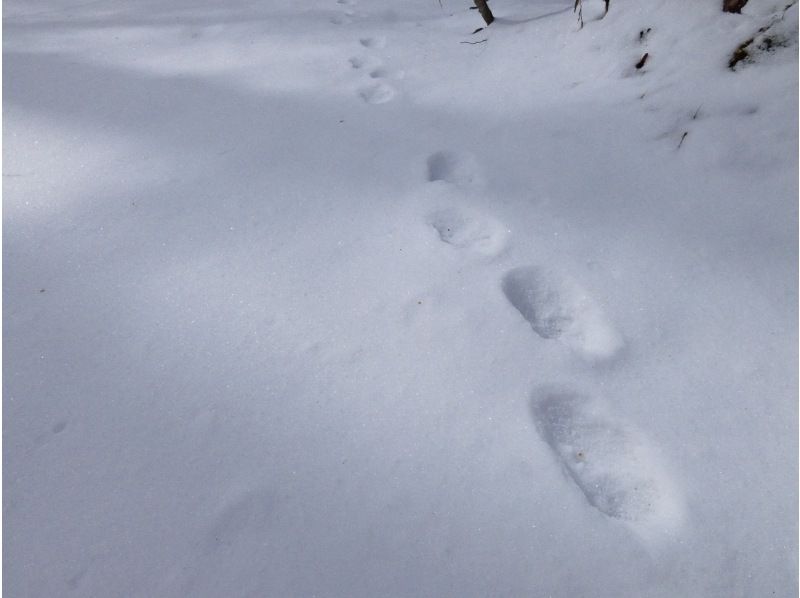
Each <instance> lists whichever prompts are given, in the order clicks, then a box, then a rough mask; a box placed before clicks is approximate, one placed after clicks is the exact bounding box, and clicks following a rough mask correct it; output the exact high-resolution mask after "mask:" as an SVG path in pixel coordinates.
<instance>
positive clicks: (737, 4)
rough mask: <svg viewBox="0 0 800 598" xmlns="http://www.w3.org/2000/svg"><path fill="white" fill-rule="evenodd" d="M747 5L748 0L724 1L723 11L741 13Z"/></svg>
mask: <svg viewBox="0 0 800 598" xmlns="http://www.w3.org/2000/svg"><path fill="white" fill-rule="evenodd" d="M745 4H747V0H722V11H723V12H735V13H740V12H742V8H743V7H744V5H745Z"/></svg>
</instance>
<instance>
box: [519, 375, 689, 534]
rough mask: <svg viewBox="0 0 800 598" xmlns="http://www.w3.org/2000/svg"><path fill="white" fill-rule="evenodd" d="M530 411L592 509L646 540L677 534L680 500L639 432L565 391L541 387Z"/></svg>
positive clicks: (595, 403) (595, 404)
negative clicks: (622, 524)
mask: <svg viewBox="0 0 800 598" xmlns="http://www.w3.org/2000/svg"><path fill="white" fill-rule="evenodd" d="M531 407H532V413H533V420H534V423H535V425H536V430H537V431H538V433H539V435H540V436H541V437H542V439H543V440H544V441H545V442H546V443H547V445H548V446H549V447H550V449H551V450H552V452H553V455H554V456H555V458H556V460H557V461H558V462H559V464H560V465H561V467H562V468H563V470H564V472H565V473H566V474H567V476H568V477H569V478H570V479H571V480H572V481H573V482H574V483H575V485H576V486H577V487H578V488H579V489H580V491H581V492H582V493H583V495H584V496H585V497H586V500H587V502H588V503H589V504H590V505H591V506H593V507H594V508H596V509H597V510H598V511H600V512H601V513H603V514H604V515H606V516H607V517H610V518H612V519H616V520H619V521H621V522H623V523H625V524H628V525H629V527H631V528H632V529H633V530H634V531H635V532H637V533H639V534H640V535H642V536H643V537H645V538H647V537H656V536H658V535H663V534H670V533H673V532H675V531H676V529H677V527H678V526H679V525H680V522H681V519H682V500H681V497H680V495H679V493H678V492H677V490H676V489H675V487H674V483H673V482H672V481H671V479H670V476H669V475H668V474H667V473H666V471H665V470H664V468H663V466H662V464H661V462H660V459H659V457H658V455H657V454H656V451H655V450H654V449H653V448H652V446H650V445H649V443H648V441H647V439H646V438H645V437H644V436H643V435H642V434H641V433H640V432H639V431H637V430H636V429H635V428H633V427H632V426H631V425H629V424H627V423H626V422H623V421H621V420H619V419H618V418H615V417H612V416H611V415H610V414H609V413H608V412H607V410H606V408H605V406H604V405H603V404H602V403H601V402H599V401H597V400H593V399H590V398H588V397H586V396H583V395H581V394H578V393H574V392H571V391H568V390H558V389H552V388H544V389H540V390H538V391H537V392H535V393H534V396H533V399H532V401H531Z"/></svg>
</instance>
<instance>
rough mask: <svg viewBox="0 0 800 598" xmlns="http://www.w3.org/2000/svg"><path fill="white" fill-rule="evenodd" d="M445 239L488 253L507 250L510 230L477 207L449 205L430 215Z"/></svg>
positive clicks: (489, 254) (440, 235) (460, 246)
mask: <svg viewBox="0 0 800 598" xmlns="http://www.w3.org/2000/svg"><path fill="white" fill-rule="evenodd" d="M428 222H429V224H430V225H431V226H432V227H433V228H434V229H435V230H436V232H437V233H438V235H439V239H441V240H442V242H444V243H447V244H448V245H452V246H453V247H457V248H459V249H469V250H473V251H476V252H477V253H480V254H483V255H486V256H492V257H494V256H496V255H499V254H500V253H502V252H503V250H504V249H505V248H506V245H507V242H508V230H507V229H506V227H504V226H503V225H502V224H500V223H499V222H498V221H497V220H495V219H493V218H489V217H486V216H484V215H482V214H480V213H478V212H476V211H474V210H469V209H465V208H446V209H443V210H438V211H436V212H433V213H432V214H431V215H430V216H429V218H428Z"/></svg>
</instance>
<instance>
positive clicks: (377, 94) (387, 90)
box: [359, 83, 397, 104]
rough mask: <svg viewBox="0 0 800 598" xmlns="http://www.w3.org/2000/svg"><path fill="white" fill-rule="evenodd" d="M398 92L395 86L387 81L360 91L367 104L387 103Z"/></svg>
mask: <svg viewBox="0 0 800 598" xmlns="http://www.w3.org/2000/svg"><path fill="white" fill-rule="evenodd" d="M396 93H397V92H396V91H395V89H394V87H392V86H391V85H387V84H386V83H376V84H375V85H371V86H369V87H365V88H363V89H362V90H361V91H359V95H360V96H361V99H362V100H364V101H365V102H366V103H367V104H385V103H386V102H390V101H392V100H393V99H394V96H395V95H396Z"/></svg>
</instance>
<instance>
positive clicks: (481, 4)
mask: <svg viewBox="0 0 800 598" xmlns="http://www.w3.org/2000/svg"><path fill="white" fill-rule="evenodd" d="M745 2H747V0H745ZM475 6H477V7H478V12H479V13H481V16H482V17H483V20H484V21H486V24H487V25H491V24H492V21H494V15H493V14H492V10H491V9H490V8H489V4H487V2H486V0H475Z"/></svg>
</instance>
